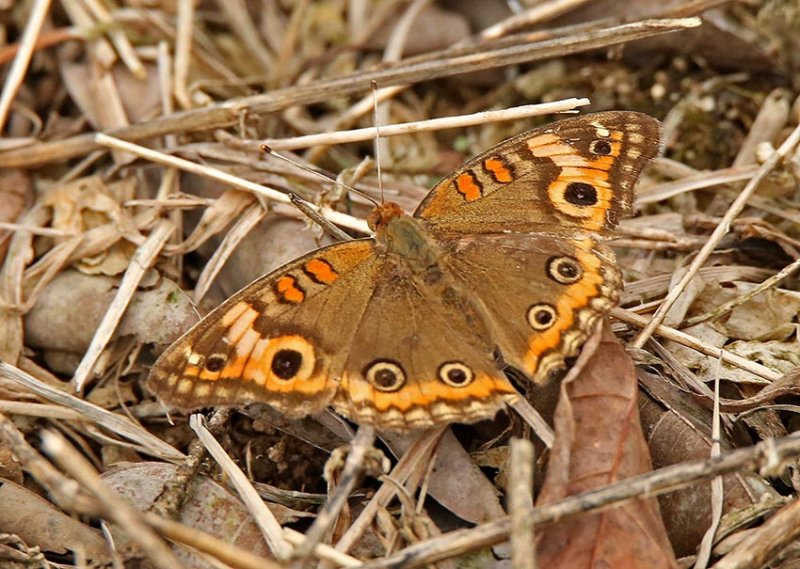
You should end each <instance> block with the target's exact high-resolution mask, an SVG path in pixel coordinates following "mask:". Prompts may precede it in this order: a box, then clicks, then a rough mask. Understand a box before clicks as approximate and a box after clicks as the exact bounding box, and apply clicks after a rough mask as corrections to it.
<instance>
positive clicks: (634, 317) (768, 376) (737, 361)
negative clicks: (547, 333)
mask: <svg viewBox="0 0 800 569" xmlns="http://www.w3.org/2000/svg"><path fill="white" fill-rule="evenodd" d="M662 306H663V304H662ZM610 314H611V316H613V317H614V318H616V319H618V320H622V321H623V322H626V323H628V324H632V325H634V326H638V327H641V328H646V327H647V326H648V325H649V323H650V322H652V320H651V319H649V318H646V317H644V316H640V315H638V314H635V313H634V312H631V311H630V310H625V309H624V308H619V307H617V308H614V309H612V310H611V313H610ZM655 333H656V334H657V335H659V336H661V337H662V338H666V339H667V340H672V341H673V342H677V343H679V344H680V345H682V346H686V347H687V348H691V349H693V350H697V351H698V352H700V353H701V354H705V355H706V356H711V357H714V358H722V361H723V362H725V363H727V364H730V365H732V366H735V367H738V368H739V369H743V370H745V371H748V372H750V373H752V374H753V375H754V376H755V377H753V378H752V382H753V383H763V384H767V383H769V382H771V381H775V380H777V379H778V378H780V377H781V374H779V373H777V372H774V371H772V370H771V369H769V368H767V367H765V366H763V365H761V364H759V363H756V362H751V361H750V360H748V359H746V358H743V357H741V356H737V355H736V354H732V353H730V352H728V351H726V350H723V349H722V348H717V347H716V346H712V345H710V344H707V343H706V342H703V341H701V340H698V339H697V338H694V337H692V336H690V335H689V334H686V333H685V332H681V331H680V330H676V329H675V328H670V327H669V326H664V325H659V326H657V327H656V328H655ZM633 347H634V348H636V347H638V346H636V345H634V346H633Z"/></svg>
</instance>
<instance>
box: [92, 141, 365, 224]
mask: <svg viewBox="0 0 800 569" xmlns="http://www.w3.org/2000/svg"><path fill="white" fill-rule="evenodd" d="M95 136H96V137H97V140H98V142H99V143H100V144H103V145H105V146H108V147H110V148H116V149H119V150H125V151H127V152H130V153H132V154H135V155H136V156H140V157H142V158H145V159H147V160H150V161H151V162H155V163H157V164H162V165H164V166H170V167H173V168H177V169H179V170H183V171H186V172H192V173H193V174H197V175H198V176H204V177H206V178H211V179H213V180H217V181H219V182H222V183H224V184H228V185H230V186H233V187H234V188H238V189H241V190H246V191H248V192H253V193H254V194H256V195H259V196H264V197H266V198H267V199H269V200H272V201H275V202H278V203H284V204H290V203H292V202H291V199H290V198H289V196H288V195H286V194H285V193H283V192H279V191H277V190H274V189H272V188H269V187H267V186H262V185H261V184H256V183H254V182H250V181H248V180H245V179H243V178H239V177H238V176H233V175H231V174H228V173H227V172H223V171H222V170H218V169H217V168H212V167H211V166H205V165H202V164H196V163H194V162H191V161H189V160H185V159H183V158H178V157H177V156H170V155H169V154H164V153H163V152H158V151H156V150H151V149H149V148H145V147H144V146H139V145H137V144H132V143H130V142H125V141H124V140H119V139H116V138H113V137H111V136H107V135H105V134H97V135H95ZM319 210H320V213H322V215H324V216H325V217H326V218H327V219H329V220H330V221H332V222H333V223H336V224H337V225H341V226H342V227H347V228H349V229H354V230H355V231H360V232H361V233H367V234H368V233H370V229H369V227H367V222H366V221H364V220H362V219H357V218H355V217H352V216H350V215H347V214H344V213H341V212H338V211H335V210H332V209H330V208H328V207H320V208H319Z"/></svg>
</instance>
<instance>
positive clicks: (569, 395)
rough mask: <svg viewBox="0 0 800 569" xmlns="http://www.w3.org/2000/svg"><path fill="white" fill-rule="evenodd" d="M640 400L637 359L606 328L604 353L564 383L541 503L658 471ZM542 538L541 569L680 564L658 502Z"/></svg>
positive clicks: (586, 519)
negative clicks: (644, 428) (642, 423)
mask: <svg viewBox="0 0 800 569" xmlns="http://www.w3.org/2000/svg"><path fill="white" fill-rule="evenodd" d="M584 349H586V348H584ZM570 375H572V374H570ZM568 379H569V378H568ZM637 399H638V390H637V380H636V370H635V368H634V366H633V362H632V360H631V359H630V357H629V356H628V355H627V354H626V353H625V349H624V348H623V346H622V345H621V344H620V343H619V341H618V340H617V339H616V337H615V336H614V335H613V334H612V333H611V331H610V327H609V325H608V323H605V324H604V329H603V332H602V337H601V339H600V344H599V346H598V349H597V350H596V351H595V352H594V354H593V355H591V357H590V358H588V359H587V360H586V361H585V365H584V367H583V369H582V370H580V373H579V374H578V375H577V377H575V380H574V381H567V380H565V382H564V383H563V384H562V389H561V399H560V401H559V403H558V407H557V408H556V414H555V427H556V441H555V445H554V447H553V449H552V457H551V459H550V463H549V465H548V467H547V474H546V475H545V482H544V485H543V487H542V491H541V494H540V496H539V499H538V501H537V503H538V504H549V503H553V502H556V501H558V500H560V499H562V498H564V497H566V496H570V495H574V494H578V493H580V492H584V491H587V490H590V489H592V488H598V487H600V486H604V485H607V484H611V483H614V482H618V481H620V480H623V479H625V478H629V477H631V476H634V475H636V474H640V473H642V472H647V471H649V470H651V466H650V456H649V454H648V451H647V444H646V443H645V440H644V435H643V434H642V431H641V427H640V424H639V412H638V406H637ZM598 410H602V411H601V412H598ZM537 540H538V556H539V563H540V564H541V566H542V567H549V568H552V567H569V568H570V569H574V568H581V567H615V568H621V567H650V568H656V567H676V563H675V558H674V556H673V554H672V550H671V548H670V544H669V541H668V539H667V534H666V531H665V530H664V525H663V523H662V521H661V517H660V513H659V510H658V504H657V502H655V501H654V500H631V501H629V502H626V503H624V504H623V505H621V506H619V507H617V508H614V509H611V510H608V511H605V512H600V513H597V514H588V515H583V516H578V517H575V518H572V519H570V520H566V521H563V522H559V523H557V524H554V525H552V526H548V527H546V528H544V529H542V530H541V531H540V532H538V533H537Z"/></svg>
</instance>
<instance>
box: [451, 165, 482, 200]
mask: <svg viewBox="0 0 800 569" xmlns="http://www.w3.org/2000/svg"><path fill="white" fill-rule="evenodd" d="M455 185H456V190H457V191H458V193H459V194H461V195H462V196H464V199H465V200H467V201H468V202H474V201H475V200H477V199H478V198H480V197H481V196H482V195H483V187H482V186H481V185H480V183H479V182H478V179H477V178H476V177H475V174H473V173H472V172H464V173H463V174H460V175H459V176H458V177H457V178H456V180H455Z"/></svg>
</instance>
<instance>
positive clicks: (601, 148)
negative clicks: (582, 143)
mask: <svg viewBox="0 0 800 569" xmlns="http://www.w3.org/2000/svg"><path fill="white" fill-rule="evenodd" d="M589 152H591V153H592V154H600V155H602V156H607V155H609V154H611V143H610V142H608V141H607V140H593V141H592V143H591V144H590V145H589Z"/></svg>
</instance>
